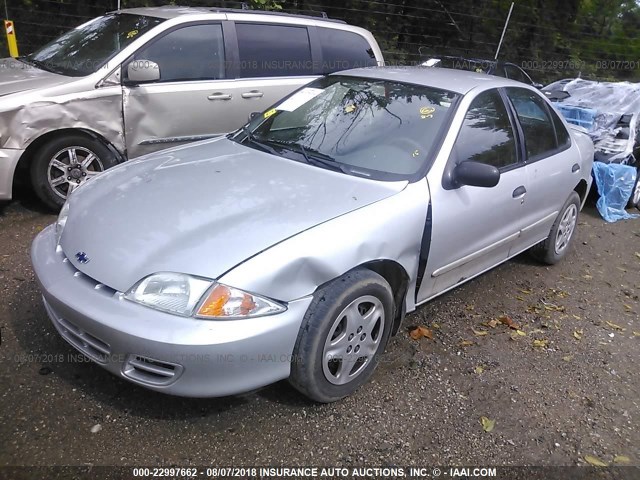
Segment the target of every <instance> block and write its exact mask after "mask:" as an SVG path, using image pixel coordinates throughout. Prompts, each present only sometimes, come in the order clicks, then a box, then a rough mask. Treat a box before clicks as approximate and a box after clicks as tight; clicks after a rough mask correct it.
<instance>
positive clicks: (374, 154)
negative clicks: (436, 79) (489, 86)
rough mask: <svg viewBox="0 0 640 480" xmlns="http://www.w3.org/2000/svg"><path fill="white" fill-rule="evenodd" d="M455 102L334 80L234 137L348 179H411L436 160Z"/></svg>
mask: <svg viewBox="0 0 640 480" xmlns="http://www.w3.org/2000/svg"><path fill="white" fill-rule="evenodd" d="M457 97H458V96H457V94H455V93H451V92H448V91H444V90H439V89H436V88H432V87H427V86H421V85H413V84H407V83H399V82H392V81H387V80H378V79H370V78H358V77H349V76H339V75H335V76H334V75H331V76H328V77H324V78H320V79H318V80H316V81H314V82H312V83H310V84H309V85H307V86H306V87H304V88H302V89H301V90H298V91H297V92H295V93H294V94H292V95H291V96H289V97H288V98H286V99H284V100H283V101H282V102H281V103H279V104H277V105H276V106H275V108H273V109H270V110H268V111H266V112H264V113H263V114H261V115H259V116H258V117H256V118H254V119H253V120H252V121H251V122H250V123H249V125H248V126H247V127H243V129H241V130H240V131H239V132H237V133H236V134H234V135H233V136H232V137H231V138H232V139H234V140H236V141H241V142H243V143H245V144H246V145H248V146H250V147H253V148H257V149H263V150H265V151H267V152H269V153H273V154H276V155H280V156H283V157H287V158H292V159H294V160H298V161H305V162H307V163H310V164H314V165H317V166H320V167H323V168H332V169H335V170H340V171H343V172H344V173H348V174H353V175H360V176H367V177H372V178H376V179H381V180H400V179H409V178H411V177H413V175H415V174H416V173H418V172H419V171H421V170H422V167H423V166H424V165H425V163H426V162H427V161H428V159H430V158H431V155H432V153H433V151H434V145H435V144H436V143H437V142H438V139H439V138H440V135H441V132H442V131H443V129H444V128H445V127H446V125H447V124H448V119H449V116H450V115H449V114H450V111H451V110H452V106H453V104H454V102H455V101H456V100H457Z"/></svg>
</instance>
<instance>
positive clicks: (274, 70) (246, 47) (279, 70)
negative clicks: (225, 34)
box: [236, 23, 313, 78]
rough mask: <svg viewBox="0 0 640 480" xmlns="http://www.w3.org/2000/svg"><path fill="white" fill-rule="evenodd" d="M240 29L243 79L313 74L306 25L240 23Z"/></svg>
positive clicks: (239, 38) (241, 72)
mask: <svg viewBox="0 0 640 480" xmlns="http://www.w3.org/2000/svg"><path fill="white" fill-rule="evenodd" d="M236 32H237V35H238V48H239V50H240V76H241V77H242V78H251V77H288V76H299V75H313V62H312V61H311V46H310V43H309V34H308V33H307V28H306V27H293V26H288V25H264V24H257V23H236Z"/></svg>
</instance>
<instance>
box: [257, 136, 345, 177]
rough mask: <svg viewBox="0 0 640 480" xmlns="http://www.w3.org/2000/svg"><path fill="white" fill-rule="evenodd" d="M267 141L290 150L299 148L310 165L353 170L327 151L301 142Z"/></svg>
mask: <svg viewBox="0 0 640 480" xmlns="http://www.w3.org/2000/svg"><path fill="white" fill-rule="evenodd" d="M266 141H267V142H269V143H272V144H275V145H278V146H282V147H285V148H288V149H289V150H294V151H295V150H297V151H298V153H300V154H302V156H303V157H304V159H305V161H306V162H307V163H308V164H309V165H315V166H316V167H319V166H322V167H327V168H330V169H331V170H336V171H339V172H342V173H346V174H349V173H351V171H350V170H349V169H348V168H346V167H345V166H343V165H342V164H340V163H338V162H336V160H335V159H334V158H333V157H331V156H329V155H327V154H325V153H322V152H319V151H317V150H313V149H310V148H308V147H304V146H303V145H301V144H300V143H295V142H283V141H278V140H266Z"/></svg>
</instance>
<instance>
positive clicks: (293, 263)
mask: <svg viewBox="0 0 640 480" xmlns="http://www.w3.org/2000/svg"><path fill="white" fill-rule="evenodd" d="M428 204H429V190H428V186H427V182H426V180H424V179H423V180H421V181H419V182H416V183H412V184H409V185H408V186H407V187H406V188H405V189H404V190H403V191H401V192H399V193H397V194H395V195H393V196H391V197H388V198H386V199H384V200H381V201H379V202H376V203H374V204H371V205H367V206H365V207H362V208H360V209H358V210H355V211H352V212H350V213H347V214H345V215H342V216H340V217H338V218H334V219H332V220H329V221H327V222H325V223H322V224H320V225H317V226H315V227H313V228H311V229H309V230H306V231H304V232H301V233H299V234H297V235H296V236H294V237H291V238H289V239H287V240H285V241H283V242H281V243H279V244H277V245H274V246H273V247H271V248H269V249H267V250H265V251H263V252H261V253H259V254H258V255H256V256H254V257H252V258H250V259H248V260H246V261H244V262H243V263H241V264H239V265H237V266H236V267H234V268H233V269H232V270H230V271H229V272H228V273H226V274H225V275H223V276H222V277H221V278H220V279H219V281H220V282H222V283H224V284H227V285H232V286H234V287H237V288H242V289H244V290H247V291H250V292H255V293H258V294H261V295H266V296H268V297H270V298H274V299H278V300H281V301H293V300H296V299H299V298H302V297H305V296H307V295H310V294H312V293H313V292H314V291H315V290H316V289H317V287H318V286H320V285H322V284H324V283H327V282H328V281H330V280H332V279H334V278H337V277H339V276H340V275H342V274H344V273H345V272H347V271H349V270H351V269H353V268H354V267H357V266H358V265H362V264H364V263H367V262H371V261H375V260H386V259H389V260H393V261H395V262H397V263H399V264H400V265H401V266H402V267H403V268H404V269H405V271H406V272H407V274H408V275H409V290H408V291H409V292H414V291H415V282H416V274H417V271H418V261H419V256H420V245H421V241H422V235H423V232H424V226H425V222H426V218H427V207H428ZM406 306H407V311H412V310H414V309H415V297H414V296H413V295H408V296H407V305H406Z"/></svg>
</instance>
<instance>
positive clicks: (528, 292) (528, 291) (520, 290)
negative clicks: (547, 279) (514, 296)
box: [518, 288, 531, 295]
mask: <svg viewBox="0 0 640 480" xmlns="http://www.w3.org/2000/svg"><path fill="white" fill-rule="evenodd" d="M518 291H519V292H520V293H524V294H525V295H531V290H524V289H522V288H519V289H518Z"/></svg>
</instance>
